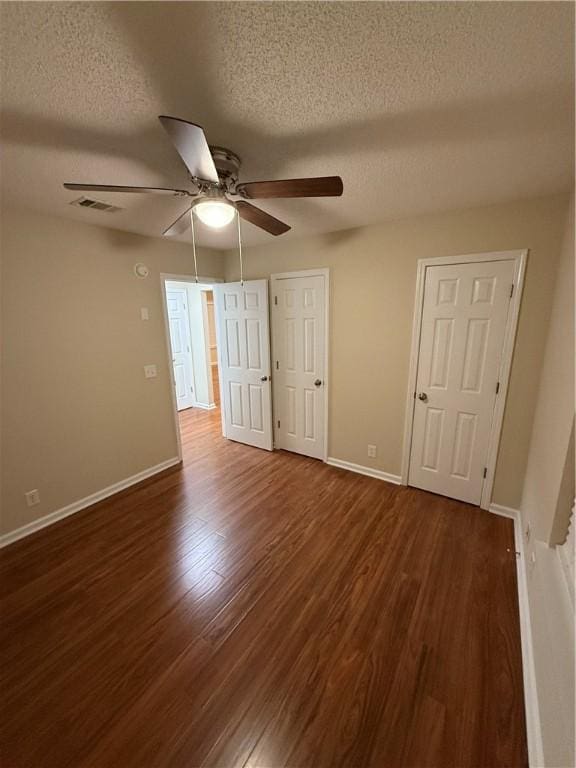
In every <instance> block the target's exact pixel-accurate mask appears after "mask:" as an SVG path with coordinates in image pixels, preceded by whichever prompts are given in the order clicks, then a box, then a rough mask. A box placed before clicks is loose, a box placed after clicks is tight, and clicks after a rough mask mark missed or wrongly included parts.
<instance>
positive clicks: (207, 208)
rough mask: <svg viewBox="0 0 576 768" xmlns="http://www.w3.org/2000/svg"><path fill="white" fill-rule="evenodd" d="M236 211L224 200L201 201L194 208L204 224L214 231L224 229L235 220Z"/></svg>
mask: <svg viewBox="0 0 576 768" xmlns="http://www.w3.org/2000/svg"><path fill="white" fill-rule="evenodd" d="M235 212H236V211H235V209H234V207H233V206H232V205H230V203H227V202H225V201H224V200H200V202H198V203H196V205H195V206H194V213H195V214H196V215H197V216H198V218H199V219H200V221H201V222H202V223H203V224H206V226H208V227H212V228H213V229H222V227H225V226H226V225H227V224H230V222H231V221H232V219H233V218H234V214H235Z"/></svg>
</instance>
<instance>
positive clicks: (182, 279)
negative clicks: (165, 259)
mask: <svg viewBox="0 0 576 768" xmlns="http://www.w3.org/2000/svg"><path fill="white" fill-rule="evenodd" d="M172 280H174V281H175V282H178V283H196V278H195V277H194V275H176V274H172V273H169V272H160V293H161V294H162V318H163V320H164V346H165V348H166V363H167V366H168V374H169V377H170V401H171V403H172V419H173V421H174V429H175V431H176V441H177V445H178V459H179V460H180V461H182V438H181V436H180V421H179V420H178V403H177V402H176V393H175V391H174V370H173V368H172V347H171V342H170V325H169V321H168V304H167V302H166V281H169V282H170V281H172ZM198 282H199V283H206V284H208V285H209V284H211V283H223V282H224V280H223V279H222V278H221V277H203V276H200V275H199V276H198Z"/></svg>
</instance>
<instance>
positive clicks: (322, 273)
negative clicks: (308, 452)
mask: <svg viewBox="0 0 576 768" xmlns="http://www.w3.org/2000/svg"><path fill="white" fill-rule="evenodd" d="M293 277H323V278H324V280H325V283H324V285H325V296H324V299H325V301H324V328H325V331H324V332H325V338H324V450H323V452H322V454H323V458H322V461H324V462H326V461H327V460H328V437H329V430H330V424H329V421H328V414H329V411H330V409H329V400H330V366H329V363H330V267H319V268H318V269H301V270H298V271H296V272H276V273H274V274H273V275H270V315H271V318H270V319H271V322H270V337H271V342H272V360H274V359H275V358H274V355H275V354H276V353H275V351H274V336H275V334H274V329H273V327H272V323H273V322H274V314H273V312H272V304H273V301H274V294H273V286H274V281H275V280H289V279H291V278H293ZM274 374H275V369H274V367H273V366H272V382H274ZM275 407H276V404H275V402H274V387H272V422H273V423H272V426H274V424H275V423H276V412H275ZM273 433H274V430H273Z"/></svg>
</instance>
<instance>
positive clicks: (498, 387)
mask: <svg viewBox="0 0 576 768" xmlns="http://www.w3.org/2000/svg"><path fill="white" fill-rule="evenodd" d="M498 392H500V382H499V381H497V382H496V394H498Z"/></svg>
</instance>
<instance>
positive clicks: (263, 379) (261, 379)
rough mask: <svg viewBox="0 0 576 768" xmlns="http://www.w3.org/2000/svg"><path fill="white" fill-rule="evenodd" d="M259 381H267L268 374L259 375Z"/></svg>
mask: <svg viewBox="0 0 576 768" xmlns="http://www.w3.org/2000/svg"><path fill="white" fill-rule="evenodd" d="M260 381H268V376H260Z"/></svg>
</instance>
